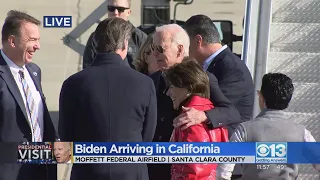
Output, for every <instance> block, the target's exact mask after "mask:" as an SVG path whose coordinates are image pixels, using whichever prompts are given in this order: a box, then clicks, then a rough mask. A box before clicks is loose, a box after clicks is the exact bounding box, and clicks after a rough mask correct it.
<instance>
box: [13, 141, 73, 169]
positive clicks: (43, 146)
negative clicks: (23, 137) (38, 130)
mask: <svg viewBox="0 0 320 180" xmlns="http://www.w3.org/2000/svg"><path fill="white" fill-rule="evenodd" d="M71 148H72V142H22V143H21V144H19V145H18V147H17V150H18V159H17V163H22V164H57V163H71V159H72V149H71Z"/></svg>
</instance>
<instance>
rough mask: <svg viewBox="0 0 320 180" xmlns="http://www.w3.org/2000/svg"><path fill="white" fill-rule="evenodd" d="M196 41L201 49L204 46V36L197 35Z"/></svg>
mask: <svg viewBox="0 0 320 180" xmlns="http://www.w3.org/2000/svg"><path fill="white" fill-rule="evenodd" d="M195 40H196V41H197V47H198V48H199V47H201V46H202V44H203V39H202V36H201V35H199V34H197V35H196V36H195Z"/></svg>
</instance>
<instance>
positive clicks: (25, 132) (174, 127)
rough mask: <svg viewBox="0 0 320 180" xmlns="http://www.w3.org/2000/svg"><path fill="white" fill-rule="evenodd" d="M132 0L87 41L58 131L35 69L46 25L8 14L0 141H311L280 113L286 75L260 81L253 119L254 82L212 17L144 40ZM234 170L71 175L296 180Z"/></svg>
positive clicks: (1, 168) (81, 168)
mask: <svg viewBox="0 0 320 180" xmlns="http://www.w3.org/2000/svg"><path fill="white" fill-rule="evenodd" d="M130 4H131V1H130V0H110V1H108V7H107V9H108V18H107V19H105V20H103V21H101V22H100V23H99V25H98V26H97V28H96V30H95V31H94V32H93V33H92V34H91V36H90V38H89V40H88V42H87V45H86V49H85V52H84V56H83V58H84V62H83V70H82V71H80V72H77V73H75V74H74V75H72V76H70V77H68V78H67V79H66V80H65V81H64V83H63V85H62V88H61V92H60V100H59V124H58V129H57V130H56V129H55V128H54V126H53V123H52V120H51V118H50V115H49V111H48V108H47V106H46V100H45V98H44V93H43V91H42V88H41V70H40V68H39V67H38V66H37V65H36V64H34V63H32V58H33V55H34V53H35V52H36V51H37V50H39V49H40V43H39V40H40V33H39V25H40V21H39V20H37V19H36V18H34V17H32V16H30V15H28V14H26V13H24V12H20V11H15V10H12V11H10V12H9V13H8V16H7V18H6V20H5V23H4V25H3V27H2V49H1V54H0V142H20V141H21V142H23V141H33V142H45V141H66V142H72V141H73V142H229V141H231V142H257V141H262V142H263V141H288V142H290V141H295V142H314V141H315V140H314V138H313V137H312V135H311V133H310V132H309V131H308V130H306V128H305V127H304V126H303V125H297V124H294V123H293V121H292V120H291V119H288V117H287V116H286V115H285V114H284V111H283V110H285V109H286V108H287V107H288V105H289V103H290V100H291V98H292V94H293V92H294V87H293V83H292V80H291V79H290V78H289V77H288V76H286V75H284V74H281V73H269V74H266V75H264V77H263V79H262V86H261V89H260V90H259V92H258V95H259V103H260V108H261V113H260V114H259V115H258V116H257V117H256V118H255V117H253V114H252V113H253V105H254V97H255V95H256V92H255V90H254V85H253V80H252V76H251V74H250V72H249V70H248V68H247V66H246V64H245V63H244V62H243V61H242V60H241V59H239V57H238V56H236V55H235V54H234V53H232V52H231V50H230V48H229V47H228V46H227V45H223V44H222V42H221V38H220V35H219V32H218V30H217V28H216V27H215V25H214V24H213V23H212V21H211V19H210V18H209V17H207V16H205V15H194V16H192V17H190V18H189V19H188V20H187V21H186V23H185V24H184V26H183V27H181V26H179V25H177V24H167V25H162V26H159V27H157V28H156V30H155V32H154V33H153V34H151V35H149V36H148V37H147V36H146V35H145V34H144V33H143V32H142V31H140V30H139V29H137V28H136V27H134V26H133V25H132V24H131V23H130V22H129V21H128V17H129V15H130V14H131V9H130ZM253 119H254V120H253ZM265 127H268V128H265ZM55 146H56V150H55V151H56V152H55V153H56V156H57V157H59V160H60V159H61V161H66V162H69V161H70V159H69V158H63V157H64V156H63V155H66V157H69V154H70V147H69V146H70V145H68V144H65V145H63V143H57V145H55ZM64 146H65V148H64ZM62 149H66V150H62ZM315 167H316V166H315ZM234 169H235V170H234ZM236 169H237V168H235V167H234V165H233V164H220V165H217V164H174V165H170V164H85V165H83V164H74V165H73V167H72V172H71V179H72V180H82V179H83V180H87V179H94V180H100V179H101V180H102V179H103V180H105V179H110V180H116V179H121V180H147V179H150V180H158V179H159V180H169V179H172V180H182V179H183V180H195V179H197V180H202V179H203V180H214V179H226V180H227V179H234V180H236V179H241V178H242V179H248V180H251V179H257V180H258V179H261V180H263V179H279V178H280V179H287V180H289V179H296V178H297V176H298V166H297V165H288V166H287V167H286V168H284V169H277V168H276V166H275V167H273V166H270V168H269V169H263V170H262V169H257V166H256V165H254V164H251V165H250V164H248V165H243V167H242V168H241V169H243V170H242V171H237V170H236ZM318 169H319V168H318ZM56 178H57V175H56V166H54V165H21V164H14V165H12V164H10V165H9V164H0V179H1V180H13V179H24V180H25V179H27V180H28V179H30V180H31V179H32V180H38V179H39V180H46V179H56Z"/></svg>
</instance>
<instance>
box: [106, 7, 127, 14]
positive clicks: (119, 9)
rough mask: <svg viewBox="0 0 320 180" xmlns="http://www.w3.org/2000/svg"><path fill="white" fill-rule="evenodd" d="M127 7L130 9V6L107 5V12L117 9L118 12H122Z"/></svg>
mask: <svg viewBox="0 0 320 180" xmlns="http://www.w3.org/2000/svg"><path fill="white" fill-rule="evenodd" d="M127 9H130V8H126V7H121V6H108V11H109V12H114V11H115V10H118V12H119V13H123V12H124V11H125V10H127Z"/></svg>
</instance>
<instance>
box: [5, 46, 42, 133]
mask: <svg viewBox="0 0 320 180" xmlns="http://www.w3.org/2000/svg"><path fill="white" fill-rule="evenodd" d="M1 55H2V57H3V59H4V60H5V62H6V63H7V65H8V66H9V68H10V71H11V73H12V75H13V77H14V80H15V81H16V84H17V86H18V88H19V91H20V94H21V97H22V99H23V102H24V105H25V107H26V109H25V110H26V111H27V106H26V96H25V94H24V90H23V87H22V83H21V81H20V75H19V71H20V70H22V71H23V72H24V76H25V80H26V81H27V84H28V86H29V88H30V90H31V94H32V97H33V99H34V103H35V105H36V107H38V111H37V112H38V122H39V125H40V133H41V137H43V112H44V111H43V103H42V99H41V96H40V93H39V91H38V90H37V88H36V86H35V85H34V82H33V80H32V78H31V76H30V74H29V72H28V70H27V69H26V67H25V66H23V67H19V66H17V65H16V64H15V63H14V62H12V61H11V60H10V59H9V58H8V56H6V55H5V54H4V52H3V51H2V50H1ZM27 114H28V113H27ZM28 123H29V126H30V129H31V133H33V131H32V128H31V127H32V126H31V119H30V117H28ZM32 136H33V134H32Z"/></svg>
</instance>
